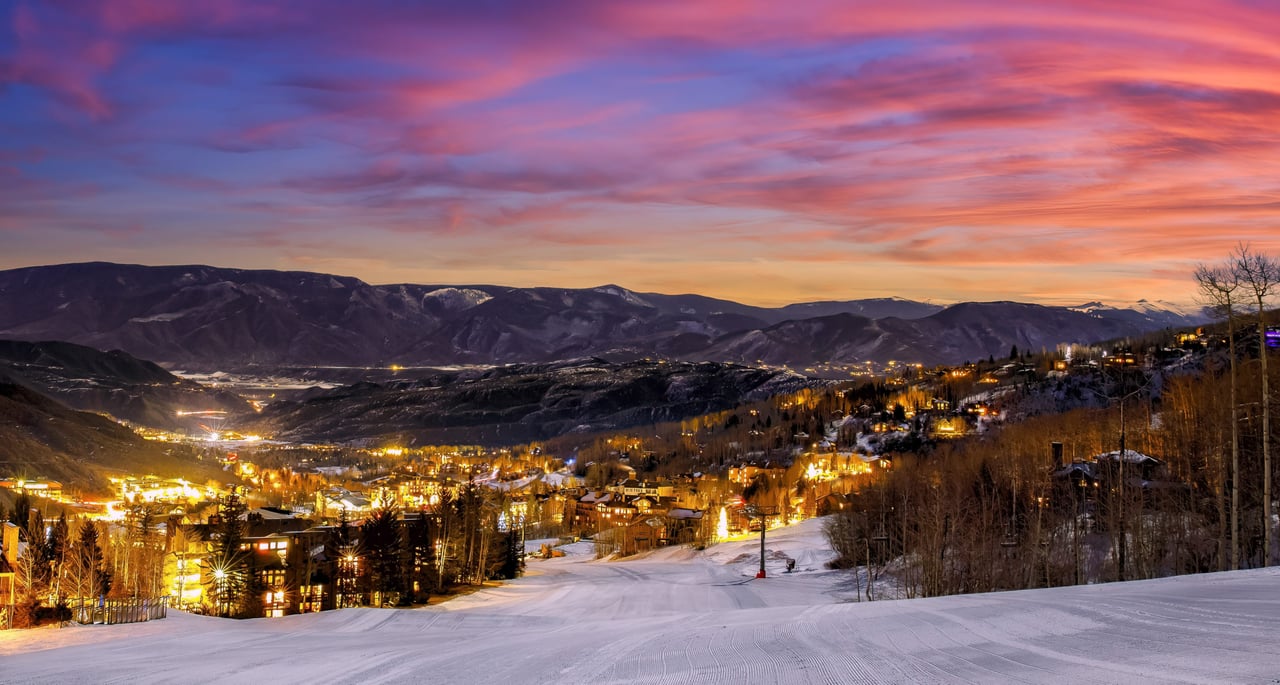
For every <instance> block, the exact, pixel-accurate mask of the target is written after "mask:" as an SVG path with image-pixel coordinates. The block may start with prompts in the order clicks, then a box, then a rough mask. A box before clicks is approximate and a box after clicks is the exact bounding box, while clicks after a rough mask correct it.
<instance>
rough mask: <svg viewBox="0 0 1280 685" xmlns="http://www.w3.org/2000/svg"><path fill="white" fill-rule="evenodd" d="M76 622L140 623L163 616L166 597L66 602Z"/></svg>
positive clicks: (166, 606) (166, 601)
mask: <svg viewBox="0 0 1280 685" xmlns="http://www.w3.org/2000/svg"><path fill="white" fill-rule="evenodd" d="M68 605H69V606H70V608H71V620H73V621H75V622H76V623H82V624H89V623H103V624H106V625H116V624H118V623H141V622H142V621H151V620H155V619H160V618H164V617H165V612H166V609H167V608H168V606H169V598H168V597H121V598H118V599H106V600H95V599H88V598H80V599H76V600H72V601H71V602H69V603H68Z"/></svg>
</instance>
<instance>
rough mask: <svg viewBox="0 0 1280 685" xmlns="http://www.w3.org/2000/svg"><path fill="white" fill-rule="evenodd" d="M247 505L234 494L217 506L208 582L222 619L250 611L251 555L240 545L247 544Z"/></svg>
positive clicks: (223, 499) (224, 498)
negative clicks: (245, 515)
mask: <svg viewBox="0 0 1280 685" xmlns="http://www.w3.org/2000/svg"><path fill="white" fill-rule="evenodd" d="M244 513H245V505H244V502H243V501H241V499H240V496H239V495H238V494H236V492H235V490H232V491H231V492H230V493H229V494H227V495H226V496H225V497H223V498H222V499H221V500H220V501H219V503H218V520H217V524H216V526H215V531H214V535H215V536H216V539H215V542H214V546H213V554H212V555H211V558H210V565H211V568H212V569H213V570H212V574H211V577H210V578H208V579H207V580H206V582H208V583H209V584H210V586H211V587H210V590H211V591H212V595H213V596H214V598H215V601H216V603H217V605H216V611H217V614H218V615H219V616H224V617H227V616H242V615H244V613H245V612H246V611H247V603H248V602H247V599H248V593H249V589H250V588H249V580H250V579H249V570H250V569H249V559H248V557H249V555H247V554H245V553H244V552H243V551H242V550H241V549H240V545H241V544H242V543H243V542H244V521H243V520H241V518H240V517H241V516H242V515H243V514H244Z"/></svg>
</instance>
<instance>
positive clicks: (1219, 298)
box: [1196, 264, 1240, 571]
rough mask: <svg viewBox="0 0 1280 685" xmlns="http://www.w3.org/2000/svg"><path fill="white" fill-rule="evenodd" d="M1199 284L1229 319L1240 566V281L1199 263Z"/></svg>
mask: <svg viewBox="0 0 1280 685" xmlns="http://www.w3.org/2000/svg"><path fill="white" fill-rule="evenodd" d="M1196 285H1197V286H1198V287H1199V289H1200V295H1201V296H1202V297H1203V298H1204V301H1205V303H1206V304H1208V305H1210V306H1212V307H1213V308H1214V309H1216V310H1217V311H1218V312H1220V313H1221V314H1223V315H1224V316H1225V317H1226V319H1227V354H1228V356H1229V357H1230V359H1229V363H1230V374H1231V570H1233V571H1236V570H1239V568H1240V419H1239V413H1240V408H1239V406H1238V404H1239V402H1238V401H1237V399H1236V393H1237V386H1238V384H1239V381H1238V379H1237V377H1236V302H1237V294H1236V291H1238V290H1239V289H1240V282H1239V281H1238V280H1237V279H1236V274H1235V273H1234V272H1233V271H1232V270H1231V269H1228V268H1222V267H1208V266H1205V265H1204V264H1200V265H1199V266H1197V267H1196Z"/></svg>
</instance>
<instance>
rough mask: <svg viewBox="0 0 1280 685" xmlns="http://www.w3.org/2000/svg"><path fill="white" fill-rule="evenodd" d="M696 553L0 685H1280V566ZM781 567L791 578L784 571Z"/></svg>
mask: <svg viewBox="0 0 1280 685" xmlns="http://www.w3.org/2000/svg"><path fill="white" fill-rule="evenodd" d="M768 540H769V543H768V545H767V550H768V555H769V557H770V561H769V573H770V577H768V578H766V579H763V580H755V579H752V577H751V576H752V575H753V574H754V571H755V568H756V566H757V563H758V562H757V559H758V557H755V558H753V557H752V555H753V554H758V551H759V548H758V542H757V541H756V540H755V539H750V540H742V541H735V542H728V543H724V544H721V545H717V546H715V547H712V548H710V549H708V550H707V552H706V553H697V552H693V551H691V550H687V549H667V550H662V551H660V552H657V553H653V554H649V555H647V556H645V557H643V558H639V559H632V560H628V561H622V562H609V561H595V560H594V548H593V546H592V543H590V542H579V543H575V544H573V545H568V546H566V547H567V550H566V551H567V552H568V556H566V557H564V558H558V559H551V560H546V561H541V560H539V561H531V562H530V564H529V575H528V576H527V577H525V578H522V579H520V580H518V581H515V582H512V583H508V584H506V585H504V586H502V587H497V588H491V589H485V590H482V591H480V592H477V593H474V594H471V595H467V596H464V597H459V598H457V599H454V600H451V601H449V602H446V603H444V604H441V605H439V606H432V607H428V608H423V609H414V610H394V609H346V610H342V611H333V612H326V613H322V614H310V615H305V616H290V617H286V618H282V619H259V620H252V621H230V620H222V619H217V618H209V617H203V616H191V615H187V614H182V613H179V612H174V613H172V614H170V617H169V618H167V619H164V620H161V621H153V622H150V623H142V624H135V625H129V626H110V627H106V626H80V627H73V628H65V629H41V630H35V631H6V632H0V682H5V683H26V682H41V683H43V682H56V683H74V682H94V683H98V682H129V683H134V682H155V683H175V682H208V681H224V682H231V681H234V682H251V683H253V682H257V683H271V684H272V685H275V684H277V683H295V682H298V683H300V682H324V683H370V682H431V683H471V682H489V683H504V684H506V685H511V684H514V683H633V682H640V683H681V682H686V683H731V684H733V685H739V684H742V683H849V682H903V683H927V682H999V683H1006V682H1054V683H1090V682H1092V683H1134V682H1188V683H1212V682H1224V683H1242V682H1259V683H1264V682H1277V679H1278V678H1280V648H1278V647H1277V645H1278V644H1280V643H1278V642H1277V637H1276V636H1277V635H1280V569H1266V570H1259V571H1244V572H1236V573H1229V574H1212V575H1204V576H1182V577H1178V578H1168V579H1163V580H1156V581H1145V582H1132V583H1123V584H1109V585H1094V586H1086V587H1074V588H1057V589H1052V590H1036V591H1024V592H1008V593H999V594H988V595H968V596H956V597H942V598H936V599H923V600H902V601H884V602H871V603H852V602H848V601H845V600H847V599H848V598H849V597H851V596H852V594H853V593H852V588H850V587H847V586H846V584H845V582H844V581H843V579H844V578H846V577H847V576H845V575H844V574H842V573H837V572H831V571H825V570H822V569H823V567H822V562H823V561H825V559H826V557H827V555H828V553H827V552H826V551H825V550H824V549H823V544H822V540H821V533H820V522H819V521H808V522H805V523H804V524H801V525H799V526H795V527H793V528H790V529H787V530H784V531H774V532H771V533H770V534H769V538H768ZM787 557H790V558H794V559H796V562H797V563H796V571H797V572H795V573H792V574H785V573H781V572H780V571H782V569H783V568H784V564H785V559H786V558H787Z"/></svg>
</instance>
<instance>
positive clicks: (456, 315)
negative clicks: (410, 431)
mask: <svg viewBox="0 0 1280 685" xmlns="http://www.w3.org/2000/svg"><path fill="white" fill-rule="evenodd" d="M1198 321H1199V319H1197V318H1196V317H1195V316H1191V315H1187V314H1185V313H1180V312H1177V311H1175V310H1173V309H1159V308H1158V307H1147V308H1145V309H1142V310H1139V309H1127V308H1115V307H1102V306H1096V307H1081V308H1076V309H1073V308H1068V307H1046V306H1041V305H1026V304H1016V303H1006V302H993V303H961V304H957V305H952V306H949V307H942V306H940V305H936V304H929V303H922V302H912V301H910V300H900V299H895V298H876V299H867V300H851V301H847V302H836V301H826V302H811V303H800V304H793V305H788V306H785V307H779V308H765V307H755V306H751V305H745V304H741V303H737V302H732V301H729V300H720V299H716V298H711V297H705V296H701V295H691V294H690V295H664V294H659V293H637V292H633V291H631V290H627V289H626V288H622V287H620V286H616V285H605V286H600V287H597V288H585V289H565V288H514V287H506V286H492V285H417V284H396V285H370V284H368V283H365V282H363V281H361V280H359V279H356V278H351V277H345V276H333V275H328V274H319V273H310V272H298V271H260V270H246V269H227V268H217V267H209V266H159V267H151V266H138V265H124V264H111V263H104V262H92V263H83V264H62V265H55V266H37V267H27V268H21V269H11V270H8V271H0V337H3V338H12V339H18V340H65V341H69V342H74V343H77V344H81V345H87V346H90V347H94V348H99V349H120V350H124V351H126V352H128V353H130V354H132V355H134V356H137V357H140V358H143V359H151V360H155V361H157V362H160V363H163V364H166V365H168V366H170V367H182V368H203V369H213V368H218V369H232V368H243V367H249V366H272V365H352V366H379V365H390V364H414V365H449V364H506V363H536V362H548V361H555V360H560V359H571V358H579V357H589V356H602V357H608V358H617V359H626V358H638V357H646V356H660V357H665V358H671V359H679V360H689V361H702V360H712V361H740V362H746V363H757V362H764V363H776V364H791V365H801V366H805V365H809V364H813V363H818V362H823V361H833V362H863V361H873V362H883V361H887V360H889V359H904V360H911V361H920V362H924V363H958V362H960V361H964V360H966V359H975V358H979V357H986V356H988V355H990V354H1004V353H1006V352H1007V351H1008V350H1009V348H1010V346H1011V345H1015V344H1016V345H1018V346H1019V347H1022V348H1024V349H1038V348H1039V347H1044V346H1052V345H1055V344H1057V343H1059V342H1092V341H1096V340H1102V339H1107V338H1114V337H1120V336H1125V335H1133V334H1139V333H1142V332H1146V331H1150V330H1154V329H1159V328H1164V327H1168V326H1185V325H1192V324H1194V323H1198Z"/></svg>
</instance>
